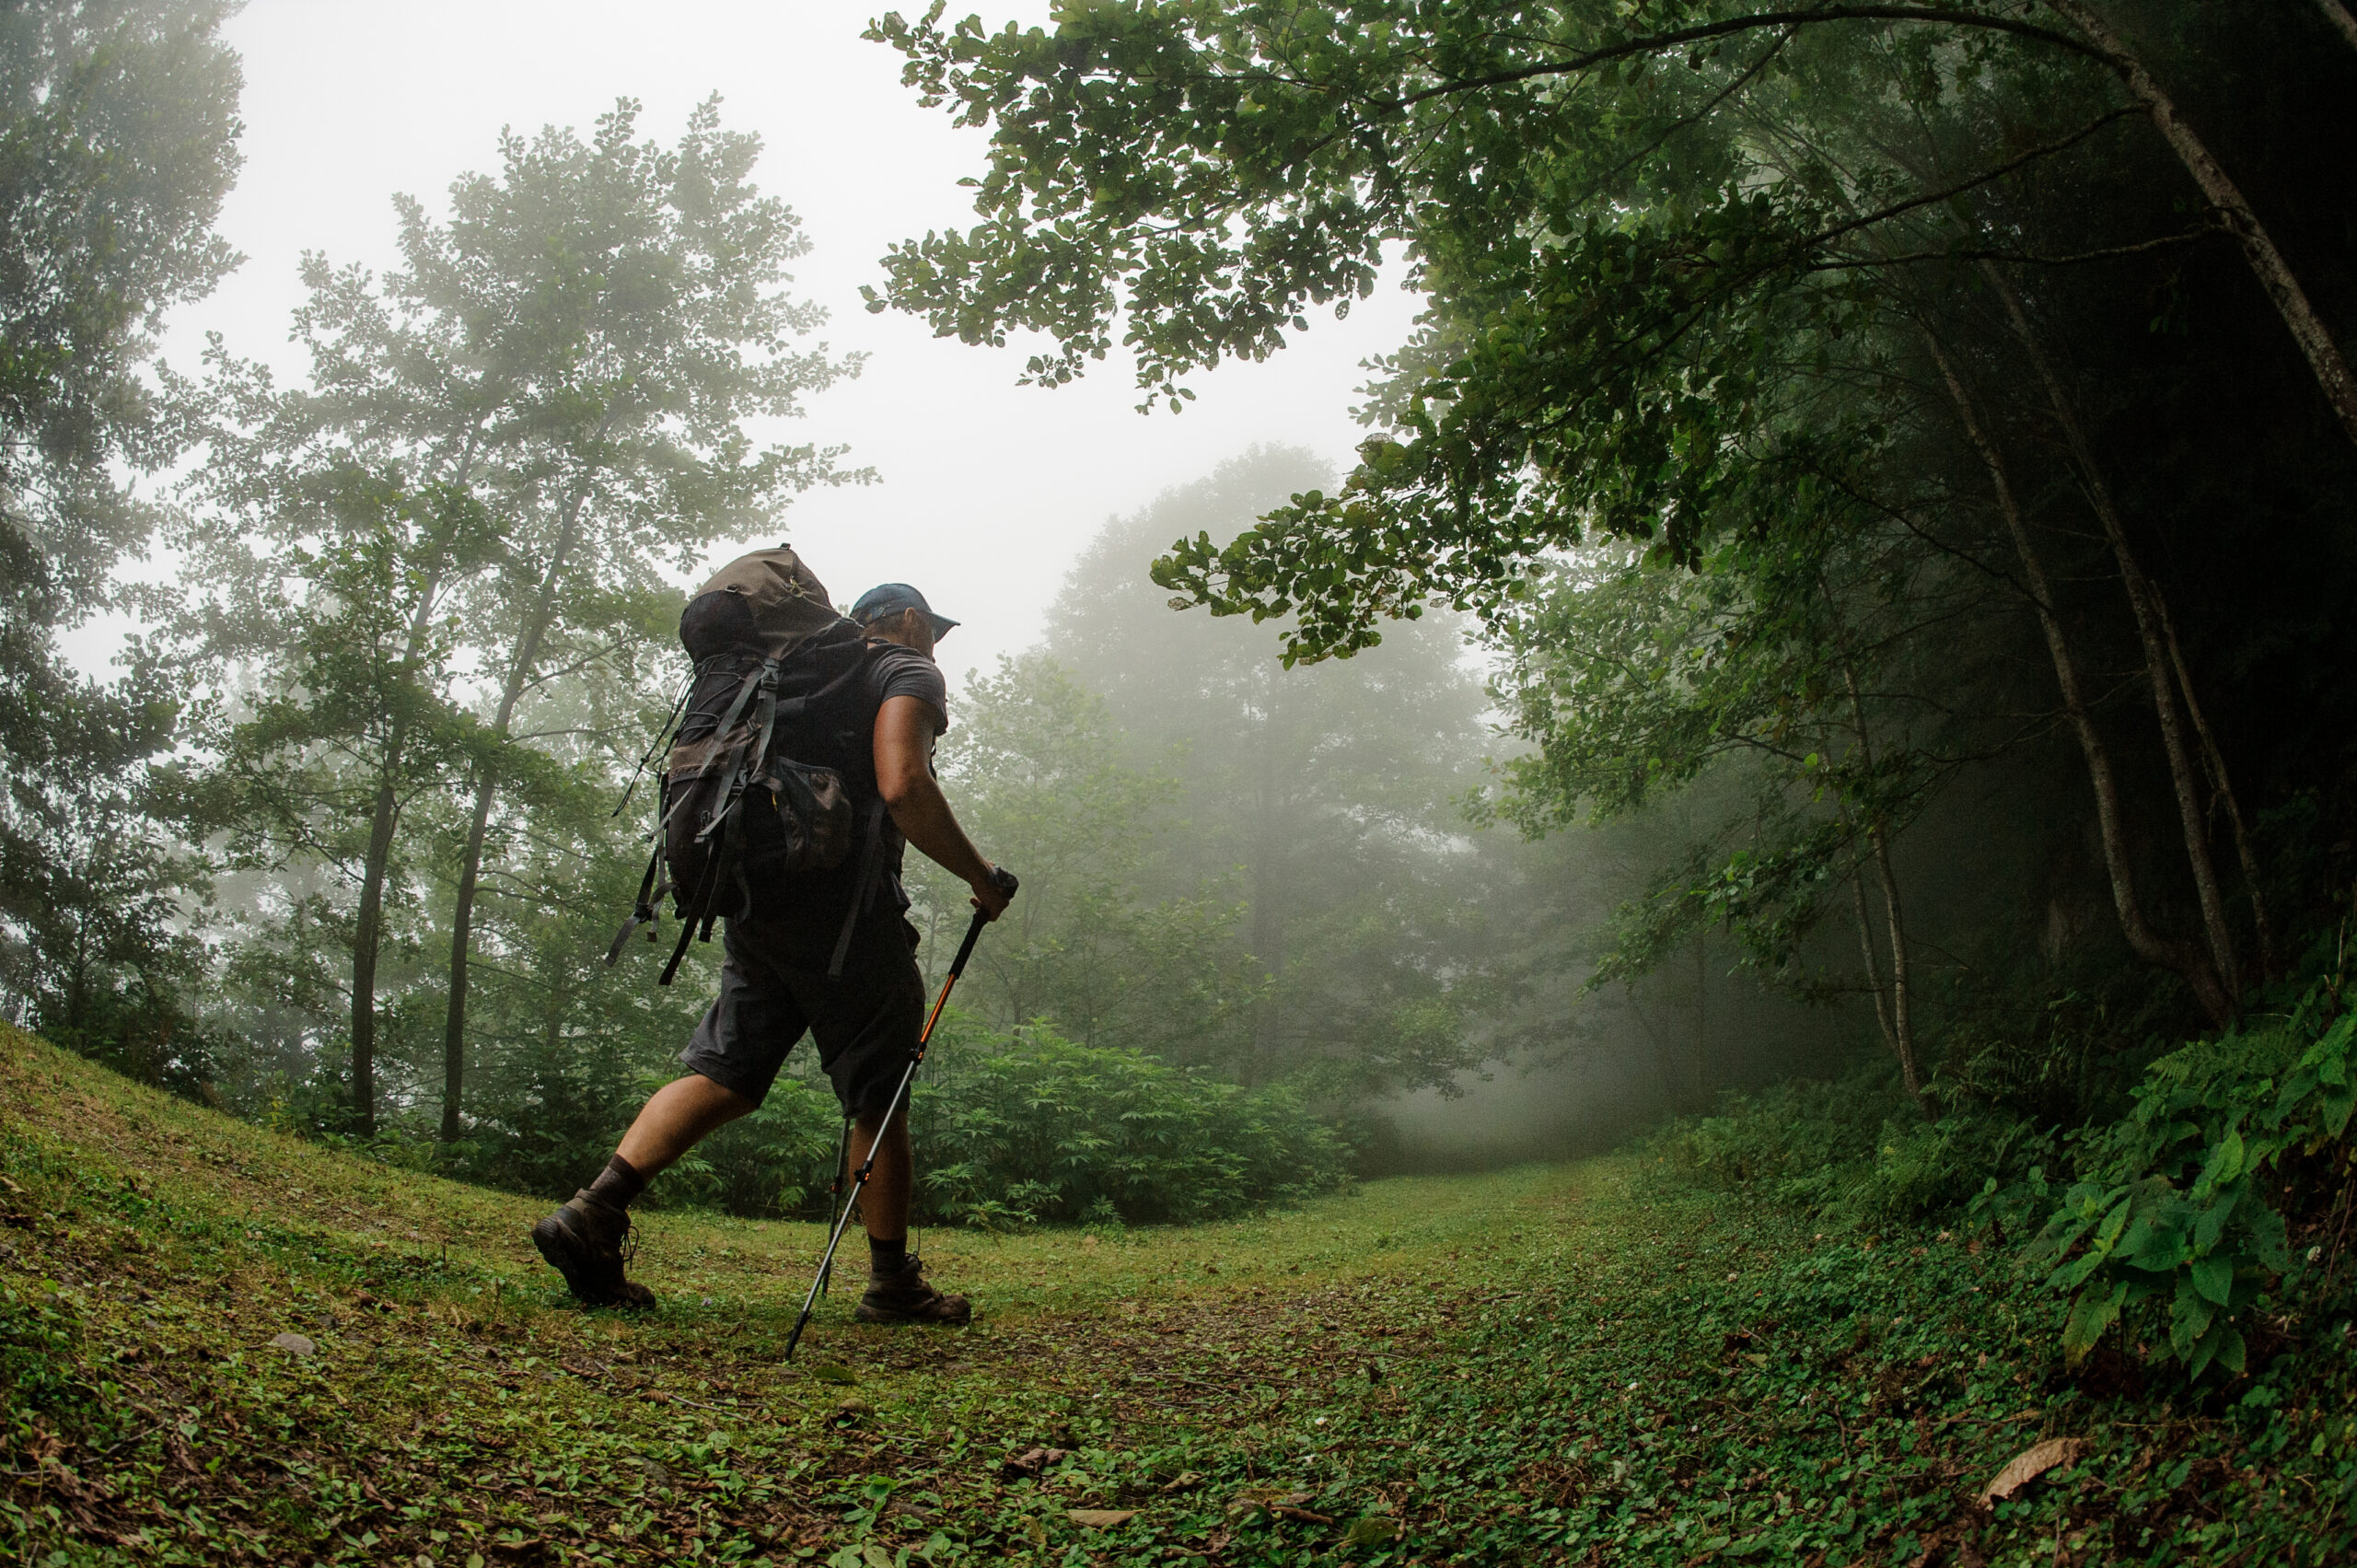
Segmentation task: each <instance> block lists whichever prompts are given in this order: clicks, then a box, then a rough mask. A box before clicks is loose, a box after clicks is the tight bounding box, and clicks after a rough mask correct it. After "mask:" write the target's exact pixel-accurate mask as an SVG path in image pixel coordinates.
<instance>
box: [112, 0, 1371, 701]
mask: <svg viewBox="0 0 2357 1568" xmlns="http://www.w3.org/2000/svg"><path fill="white" fill-rule="evenodd" d="M969 3H970V0H969ZM900 4H901V5H902V6H904V7H911V6H921V5H922V4H923V0H900ZM882 8H885V7H883V6H877V5H874V4H871V3H869V0H850V3H836V0H738V3H731V0H671V3H669V4H666V5H662V6H649V5H647V4H645V3H644V0H633V3H631V4H585V3H583V0H565V3H563V4H557V3H552V0H466V3H464V4H459V3H453V0H410V3H408V4H404V5H401V6H388V5H383V4H381V3H377V0H368V3H363V0H251V3H250V5H249V6H248V8H247V9H246V10H245V11H244V12H243V13H242V14H241V15H240V16H238V17H237V18H236V19H234V20H233V21H232V22H231V24H230V26H229V28H228V38H229V41H230V42H231V43H232V44H233V45H234V46H235V47H236V49H237V50H238V52H239V53H240V54H241V55H242V56H243V57H244V60H245V70H246V90H245V96H244V100H243V113H244V119H245V123H246V134H245V137H244V140H243V147H244V151H245V156H246V166H245V169H244V172H243V174H242V176H241V177H240V179H239V180H238V187H237V189H236V191H235V192H233V193H232V194H231V196H230V197H229V200H228V203H227V205H226V209H225V210H224V212H223V215H222V219H221V225H220V227H221V232H222V233H223V234H224V235H225V236H226V238H228V240H229V241H230V243H231V244H233V245H234V246H236V247H237V248H238V250H241V251H243V252H244V253H245V254H246V256H247V261H246V262H245V264H244V266H242V267H241V268H240V269H239V270H238V272H237V273H234V274H233V275H232V276H231V277H230V278H229V279H228V280H227V281H226V282H225V283H224V285H222V287H221V288H220V289H219V290H218V291H217V292H216V293H215V295H214V296H212V297H210V298H208V299H205V300H203V301H200V302H198V303H197V304H195V305H192V306H190V307H188V308H185V309H183V310H182V311H180V313H179V314H178V315H177V316H176V317H175V318H174V319H173V321H172V324H171V329H170V331H169V332H168V335H167V338H166V341H165V343H164V356H165V358H166V359H167V360H168V361H169V362H171V363H172V364H174V365H176V366H180V367H182V368H184V369H193V368H194V362H195V359H196V355H197V354H198V352H199V350H200V348H201V346H202V342H203V333H204V332H205V331H220V332H221V333H222V334H223V335H224V336H225V337H226V340H227V342H228V345H229V347H230V348H231V349H232V350H233V351H234V352H236V353H238V354H244V355H248V356H252V357H260V358H264V359H268V360H270V361H272V362H273V364H274V365H275V366H277V367H278V368H279V369H280V371H281V373H282V374H283V375H299V374H301V373H302V371H303V369H304V366H303V362H302V360H301V357H300V356H299V355H298V354H296V353H295V352H294V351H293V349H292V348H291V346H290V345H289V344H288V343H287V323H288V318H289V313H290V312H291V310H292V309H293V308H294V307H295V306H296V303H297V302H298V300H299V298H300V292H301V291H300V285H299V284H298V282H297V279H296V262H297V260H298V258H299V257H300V255H301V253H302V252H303V251H304V250H320V251H324V252H325V253H326V254H327V255H328V256H329V257H330V258H331V260H333V261H339V262H345V261H362V262H366V263H368V264H370V265H372V266H377V267H379V268H381V267H382V266H384V265H386V264H387V263H389V261H391V260H392V259H393V244H392V242H393V234H394V216H393V210H392V205H391V202H390V197H391V195H392V194H393V193H394V192H408V193H411V194H412V195H415V196H417V197H419V198H420V199H421V200H422V201H424V203H426V206H427V209H428V210H429V211H430V212H433V213H435V214H437V215H439V214H441V213H443V212H444V211H445V210H446V209H447V188H448V185H449V183H450V181H451V180H452V179H453V178H454V177H456V176H457V175H458V174H459V173H460V172H462V171H466V170H473V169H482V170H491V169H495V168H496V167H497V146H496V138H497V136H498V134H499V132H500V130H501V128H502V127H503V126H513V127H515V128H516V129H517V130H518V131H522V132H526V133H532V132H537V131H538V130H540V128H541V127H542V126H543V125H548V124H558V125H570V126H574V127H575V128H577V129H579V130H580V131H581V132H582V133H583V134H585V135H586V134H587V133H588V131H589V129H590V127H591V123H592V122H593V121H594V120H595V119H596V118H597V116H598V114H599V113H601V112H603V111H604V110H606V109H608V108H609V107H610V106H611V105H612V103H613V101H614V99H617V98H619V97H624V96H628V97H631V98H635V99H639V100H640V101H641V102H642V103H643V104H644V115H643V116H642V118H641V120H640V123H639V130H640V134H641V135H642V136H654V137H656V138H659V139H661V140H662V141H665V142H667V143H668V142H670V141H672V140H675V139H676V138H677V136H678V135H679V130H680V128H681V126H682V124H683V122H684V121H685V119H686V116H687V114H688V111H689V110H690V109H691V107H692V106H693V105H694V104H695V103H696V102H698V101H699V100H700V99H702V98H703V97H705V96H706V95H707V94H709V93H711V92H714V91H715V90H716V91H718V92H719V93H720V94H721V95H722V98H723V100H724V101H723V105H722V114H723V119H724V122H725V123H726V124H727V125H728V126H729V127H731V128H732V129H739V130H749V131H753V132H757V133H759V134H760V135H761V139H762V143H763V146H764V151H763V155H762V159H761V168H760V172H759V176H758V178H759V181H760V184H761V188H762V189H763V190H764V191H765V192H772V193H774V194H776V195H778V196H781V197H783V198H784V200H785V201H786V203H788V204H789V205H790V206H792V207H793V208H794V209H795V212H796V213H797V214H798V215H800V216H801V217H802V219H803V221H804V225H805V230H806V232H807V235H808V236H809V238H811V240H812V241H813V242H814V249H813V250H812V252H811V254H810V255H808V256H807V257H805V258H804V259H803V261H802V262H801V263H800V267H799V270H798V272H797V273H796V275H795V289H794V292H795V295H796V296H799V297H804V298H809V299H814V300H816V301H818V302H819V303H820V304H822V305H824V306H826V307H827V308H829V310H830V312H831V313H832V318H833V319H832V320H831V321H830V323H829V324H828V327H827V329H826V331H825V334H824V335H825V337H826V340H827V341H828V342H829V343H830V345H831V346H832V347H834V348H835V349H836V350H838V351H842V350H847V349H863V350H866V351H868V353H869V354H870V358H869V361H868V365H867V368H866V371H865V374H864V375H863V376H862V377H861V378H860V379H859V380H857V381H854V382H850V383H847V384H844V385H841V386H839V387H837V388H836V389H833V390H830V391H828V392H825V393H822V394H819V396H817V397H816V398H814V399H812V400H810V401H809V404H808V409H807V417H806V418H805V419H803V420H802V421H800V422H798V425H797V426H796V427H795V428H794V429H793V430H791V432H790V433H789V434H790V435H791V438H792V439H795V440H797V441H800V440H811V439H815V440H818V441H820V442H822V443H833V442H843V443H848V444H849V445H850V447H851V448H852V451H851V454H850V456H849V457H848V458H847V459H846V462H847V464H849V465H850V466H854V467H856V466H861V465H866V466H872V467H874V468H875V469H876V470H877V471H878V473H879V475H880V478H881V482H880V483H878V484H876V485H873V486H868V487H844V488H840V489H831V490H821V491H814V492H812V493H810V494H807V495H805V496H804V497H803V498H802V499H801V500H800V501H798V502H797V503H796V504H795V506H794V507H793V508H792V509H791V511H790V513H789V515H788V517H787V519H786V526H785V528H784V533H785V534H786V536H787V537H790V538H791V539H792V540H794V542H795V546H796V548H797V549H799V550H801V551H802V552H803V553H804V554H805V555H806V557H807V559H808V560H809V561H810V563H811V564H812V566H813V567H814V568H815V569H816V570H817V571H818V573H819V575H820V576H821V577H822V578H824V579H825V581H826V583H827V586H828V587H829V588H830V590H832V592H833V593H834V594H835V595H836V597H837V598H841V599H844V600H848V599H850V598H852V597H853V596H855V595H856V594H858V593H859V592H860V591H861V590H862V589H864V588H865V587H869V586H871V585H872V584H874V583H877V582H879V581H890V580H902V581H908V582H913V583H915V584H916V585H917V586H918V587H921V588H922V589H923V590H924V592H925V593H926V595H927V596H928V597H929V598H931V599H932V600H933V603H934V605H935V608H936V609H938V610H941V611H942V612H943V613H944V614H946V615H951V616H955V617H957V618H958V619H959V620H961V621H964V622H965V623H966V624H965V626H964V628H963V629H962V630H960V631H959V632H958V633H957V634H956V635H955V636H953V637H952V638H950V639H949V640H948V641H947V642H946V643H945V644H944V645H943V646H942V650H941V652H942V662H943V664H944V665H945V666H946V667H947V668H949V669H950V671H951V672H952V674H953V676H954V675H956V674H958V673H961V672H963V671H964V670H965V669H966V668H969V667H971V666H974V665H982V666H984V667H987V666H988V664H989V663H990V662H991V661H993V659H994V658H995V656H997V655H998V654H1000V653H1003V652H1011V651H1014V650H1016V649H1017V648H1020V647H1023V646H1025V645H1028V644H1029V643H1030V642H1031V641H1032V640H1033V639H1034V637H1035V635H1036V634H1037V632H1038V629H1039V617H1040V614H1041V612H1042V611H1043V610H1045V608H1046V606H1047V604H1048V602H1049V600H1050V599H1051V598H1052V597H1053V595H1054V593H1055V591H1056V588H1057V587H1058V585H1059V583H1060V581H1061V579H1062V575H1063V573H1064V570H1065V568H1066V566H1067V565H1068V563H1070V562H1071V560H1072V558H1073V556H1074V554H1075V552H1077V551H1078V550H1079V548H1080V547H1081V546H1082V545H1083V544H1084V543H1085V542H1086V540H1087V539H1088V538H1089V536H1090V535H1091V534H1092V533H1093V532H1094V531H1095V530H1096V528H1097V527H1098V526H1099V525H1100V524H1101V523H1102V522H1103V521H1104V519H1105V518H1106V517H1108V516H1109V515H1112V514H1115V513H1121V512H1129V511H1132V510H1134V509H1136V508H1137V507H1139V506H1140V505H1144V503H1146V502H1148V501H1150V500H1152V499H1153V498H1154V497H1155V494H1158V493H1159V492H1160V491H1162V490H1164V489H1165V488H1167V487H1168V486H1170V485H1173V484H1179V483H1184V482H1187V481H1189V480H1191V479H1194V478H1197V477H1199V476H1200V475H1202V474H1204V473H1206V472H1208V471H1209V470H1211V469H1212V468H1213V467H1214V466H1216V465H1217V464H1218V463H1219V462H1221V461H1223V460H1224V459H1227V458H1229V457H1231V456H1234V455H1235V454H1236V453H1237V452H1240V451H1242V450H1243V449H1244V448H1245V447H1248V446H1249V445H1251V444H1252V443H1253V442H1256V441H1271V442H1292V443H1297V444H1299V445H1302V446H1306V447H1309V448H1311V449H1312V450H1315V451H1318V452H1319V453H1322V454H1325V455H1327V456H1328V457H1329V459H1331V460H1332V461H1333V462H1334V463H1335V464H1336V465H1337V467H1338V468H1340V467H1341V466H1343V465H1344V464H1345V463H1346V462H1347V459H1348V457H1349V454H1350V451H1351V449H1352V447H1353V446H1354V444H1355V443H1356V441H1357V439H1358V437H1359V436H1360V435H1361V434H1363V433H1362V432H1361V431H1360V430H1359V429H1358V427H1357V426H1356V425H1355V424H1353V423H1352V421H1351V420H1350V418H1349V414H1348V409H1349V407H1350V405H1351V404H1352V403H1353V401H1355V399H1354V397H1353V391H1354V389H1355V388H1356V387H1358V386H1359V385H1360V383H1361V382H1362V381H1363V380H1364V372H1362V371H1361V370H1360V369H1359V367H1358V365H1359V361H1360V360H1362V359H1364V357H1366V356H1367V355H1369V354H1378V353H1385V352H1387V351H1389V350H1390V349H1392V348H1393V347H1395V346H1396V345H1397V344H1398V343H1399V341H1400V340H1401V338H1402V337H1403V336H1404V335H1405V333H1406V330H1407V324H1408V321H1409V319H1410V317H1411V315H1412V314H1413V309H1414V302H1413V300H1412V299H1411V297H1410V296H1407V295H1404V294H1402V293H1401V292H1399V290H1398V289H1397V288H1395V287H1391V286H1388V285H1387V286H1385V287H1383V288H1380V289H1378V291H1377V293H1376V296H1375V297H1374V298H1373V299H1371V300H1365V301H1362V302H1360V304H1359V306H1358V308H1356V309H1355V310H1354V311H1353V315H1352V317H1351V319H1349V320H1348V321H1346V322H1337V321H1335V320H1333V319H1331V318H1330V317H1326V316H1318V317H1313V318H1312V319H1311V329H1310V331H1309V332H1308V333H1307V334H1306V336H1303V337H1301V338H1299V339H1298V340H1297V341H1296V342H1295V344H1294V345H1293V346H1291V347H1289V348H1288V349H1287V350H1286V351H1285V352H1284V353H1283V354H1279V355H1277V356H1276V358H1275V359H1273V360H1271V362H1269V363H1267V364H1265V365H1257V366H1255V365H1230V366H1225V367H1223V368H1222V369H1220V370H1219V371H1218V372H1217V373H1216V374H1213V375H1208V376H1202V377H1196V378H1195V379H1194V382H1193V385H1194V388H1195V390H1196V392H1197V395H1198V399H1199V401H1197V402H1196V403H1195V404H1194V405H1193V406H1191V407H1190V409H1189V410H1188V411H1187V412H1184V413H1183V414H1179V415H1176V416H1174V415H1171V414H1168V413H1167V412H1165V413H1155V414H1150V415H1142V414H1138V413H1135V412H1132V407H1133V405H1134V404H1135V403H1136V402H1137V401H1138V395H1137V393H1136V391H1135V390H1134V389H1133V388H1132V381H1131V376H1130V372H1129V369H1128V367H1127V366H1125V365H1123V364H1121V363H1120V362H1118V361H1112V360H1109V361H1108V362H1107V363H1106V364H1104V365H1103V366H1099V367H1097V372H1096V373H1095V374H1093V375H1091V376H1090V377H1087V378H1086V380H1084V381H1083V382H1081V383H1080V384H1078V385H1077V386H1073V387H1065V388H1062V389H1056V390H1053V391H1045V390H1041V389H1036V388H1026V387H1017V386H1016V385H1015V384H1014V383H1015V379H1016V376H1017V375H1018V374H1019V372H1020V370H1021V367H1022V364H1023V361H1024V359H1025V358H1026V357H1027V356H1028V353H1029V352H1030V351H1029V350H1028V349H1025V348H1023V347H1021V346H1019V345H1018V346H1015V347H1010V348H1008V349H1004V350H989V349H975V348H968V347H966V346H965V345H964V344H962V343H957V342H956V341H954V340H935V338H933V337H932V336H931V335H930V334H929V332H928V330H927V329H926V327H925V325H924V323H923V321H921V320H918V319H914V318H911V317H906V316H901V315H899V314H897V313H893V314H888V315H883V316H871V315H868V314H867V313H866V312H865V309H864V308H863V306H862V302H861V300H860V298H859V294H858V289H859V285H861V284H863V283H872V282H876V281H877V280H878V278H879V275H880V269H879V268H878V267H877V259H878V258H879V257H880V256H881V255H882V254H883V252H884V250H885V248H886V246H887V245H888V244H889V243H890V242H891V241H893V240H895V239H900V238H909V237H911V236H915V235H920V234H923V232H924V231H925V230H926V229H928V228H943V227H948V226H963V225H964V223H965V222H966V221H967V217H968V215H969V212H970V209H969V207H968V205H967V203H966V201H965V196H966V192H962V191H961V190H959V188H958V185H957V183H956V181H957V180H958V177H959V176H960V175H964V174H968V173H972V172H979V170H980V168H981V164H982V157H983V148H984V142H983V138H982V135H981V133H979V132H973V131H959V130H957V129H955V128H953V127H952V126H951V125H950V124H949V123H948V122H947V118H946V115H944V114H943V113H941V112H940V111H937V110H922V109H920V108H918V106H917V103H916V99H915V95H914V94H913V93H911V92H910V91H909V90H908V89H906V88H904V87H901V86H900V56H899V55H898V54H897V53H895V52H892V51H890V50H888V49H887V48H885V47H884V46H883V45H881V44H875V43H869V42H866V41H863V40H862V39H861V38H860V36H859V35H860V32H861V30H862V29H864V28H865V24H866V21H867V18H868V17H870V16H871V15H874V14H876V13H877V11H878V10H880V9H882ZM959 8H960V9H962V8H964V7H963V6H960V7H959ZM1045 13H1046V7H1045V6H1044V5H1041V4H1039V3H1038V0H1024V3H1021V4H1006V3H1002V4H1001V5H1000V6H995V7H992V8H987V9H985V10H984V11H983V12H982V15H983V17H984V18H985V20H987V21H989V22H990V23H992V24H993V26H995V25H997V24H999V23H1001V22H1003V21H1004V20H1006V19H1008V18H1009V17H1015V18H1016V19H1022V20H1025V21H1032V20H1043V19H1044V17H1045ZM746 542H747V543H749V544H768V543H772V542H774V539H773V536H772V534H770V533H768V532H765V533H764V534H763V536H762V537H761V538H759V539H756V540H749V541H746ZM732 553H734V551H726V552H721V554H720V555H718V556H716V557H715V560H719V559H726V556H727V555H728V554H732ZM1139 567H1140V570H1141V571H1143V570H1144V562H1140V563H1139ZM94 630H95V629H94ZM87 652H89V653H96V652H98V650H96V649H88V650H87Z"/></svg>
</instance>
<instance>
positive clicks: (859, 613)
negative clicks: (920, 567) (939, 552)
mask: <svg viewBox="0 0 2357 1568" xmlns="http://www.w3.org/2000/svg"><path fill="white" fill-rule="evenodd" d="M902 610H915V611H917V612H918V613H919V614H921V615H923V617H924V618H925V619H926V620H927V621H932V622H933V634H934V637H935V640H938V639H940V638H941V637H943V636H944V635H946V634H947V633H948V631H949V629H950V628H951V627H952V626H955V625H957V624H958V622H957V621H952V620H950V619H949V617H947V616H946V615H935V613H934V611H933V606H931V605H929V604H927V603H925V601H924V595H923V594H921V593H919V592H917V591H916V589H914V588H912V587H909V585H908V584H906V583H881V584H878V585H877V587H872V588H870V589H868V590H867V591H866V592H865V593H864V594H862V595H860V596H859V602H858V603H857V604H854V605H853V606H852V607H851V618H852V619H853V621H858V622H859V623H860V624H861V625H862V626H865V625H866V624H867V623H868V622H869V621H876V620H879V619H881V618H882V617H884V616H887V615H898V614H899V613H900V611H902Z"/></svg>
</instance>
